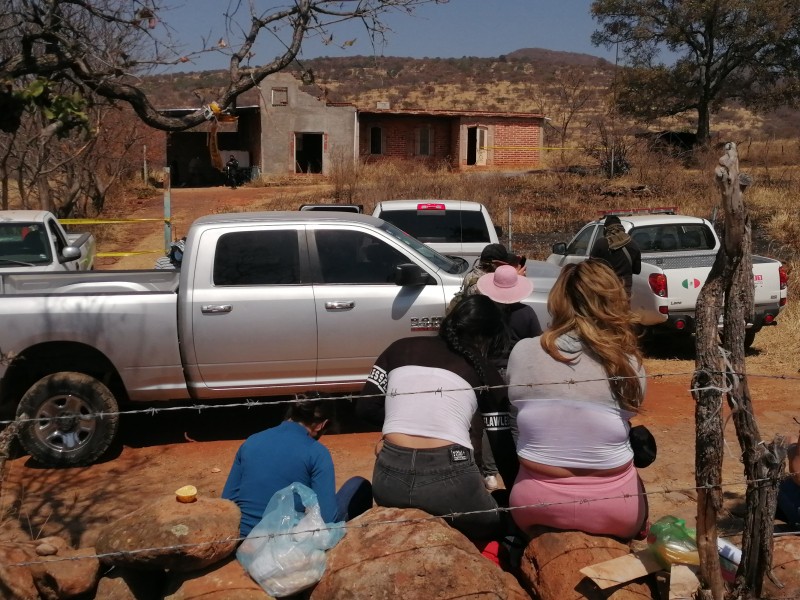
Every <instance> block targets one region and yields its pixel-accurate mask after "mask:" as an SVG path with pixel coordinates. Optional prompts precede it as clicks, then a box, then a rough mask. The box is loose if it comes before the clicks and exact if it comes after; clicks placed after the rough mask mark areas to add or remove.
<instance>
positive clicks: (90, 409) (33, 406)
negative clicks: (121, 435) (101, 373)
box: [17, 371, 119, 467]
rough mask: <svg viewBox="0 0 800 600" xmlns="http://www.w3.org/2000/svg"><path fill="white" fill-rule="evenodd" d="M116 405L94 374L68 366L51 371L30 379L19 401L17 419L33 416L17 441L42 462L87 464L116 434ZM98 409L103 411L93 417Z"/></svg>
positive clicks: (53, 465)
mask: <svg viewBox="0 0 800 600" xmlns="http://www.w3.org/2000/svg"><path fill="white" fill-rule="evenodd" d="M117 410H118V407H117V401H116V399H115V398H114V395H113V394H112V393H111V392H110V391H109V389H108V388H107V387H106V386H105V385H103V384H102V383H101V382H99V381H98V380H97V379H95V378H94V377H90V376H89V375H86V374H84V373H75V372H71V371H62V372H60V373H53V374H51V375H47V376H46V377H42V378H41V379H40V380H39V381H37V382H36V383H35V384H33V386H31V388H30V389H29V390H28V391H27V392H26V393H25V395H24V396H23V397H22V400H20V403H19V406H18V407H17V418H19V417H20V416H21V415H23V414H26V415H27V416H28V418H30V419H38V420H37V421H32V422H30V423H28V424H27V425H25V426H24V427H23V428H22V429H21V431H20V433H19V440H20V442H21V443H22V447H23V448H25V450H27V451H28V453H29V454H30V455H31V457H32V458H33V459H34V460H36V461H37V462H38V463H41V464H42V465H44V466H48V467H79V466H85V465H90V464H92V463H93V462H95V461H96V460H97V459H98V458H100V457H101V456H102V455H103V454H104V453H105V451H106V450H108V447H109V446H110V445H111V442H112V441H113V440H114V436H115V435H116V434H117V429H118V427H119V415H117V414H115V413H116V412H117ZM99 413H105V414H103V415H102V416H96V415H98V414H99ZM108 413H112V414H108ZM56 417H61V418H56Z"/></svg>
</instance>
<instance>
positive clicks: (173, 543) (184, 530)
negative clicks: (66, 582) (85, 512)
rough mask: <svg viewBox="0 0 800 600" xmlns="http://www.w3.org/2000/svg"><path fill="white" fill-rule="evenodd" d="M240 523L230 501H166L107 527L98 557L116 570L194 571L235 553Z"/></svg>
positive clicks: (98, 539) (238, 515)
mask: <svg viewBox="0 0 800 600" xmlns="http://www.w3.org/2000/svg"><path fill="white" fill-rule="evenodd" d="M240 518H241V513H240V512H239V507H238V506H236V504H234V503H233V502H231V501H229V500H222V499H220V498H199V499H198V500H197V501H196V502H191V503H182V502H178V501H176V499H175V497H174V496H169V497H166V498H162V499H159V500H157V501H155V502H153V503H152V504H149V505H147V506H143V507H142V508H140V509H138V510H135V511H133V512H132V513H130V514H128V515H125V516H124V517H122V518H121V519H119V520H118V521H115V522H114V523H111V524H109V525H108V526H106V527H105V528H104V529H103V530H102V531H101V532H100V535H99V536H98V538H97V543H96V547H97V551H98V552H99V553H100V554H108V553H111V556H109V557H107V558H106V557H104V558H103V561H104V562H107V563H108V564H112V565H116V566H123V567H130V568H132V569H169V570H171V571H195V570H197V569H202V568H204V567H207V566H209V565H212V564H214V563H215V562H218V561H220V560H222V559H224V558H226V557H228V556H229V555H230V554H232V553H233V551H234V550H236V546H237V540H238V537H239V520H240Z"/></svg>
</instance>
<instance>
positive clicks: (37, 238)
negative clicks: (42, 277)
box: [0, 221, 51, 268]
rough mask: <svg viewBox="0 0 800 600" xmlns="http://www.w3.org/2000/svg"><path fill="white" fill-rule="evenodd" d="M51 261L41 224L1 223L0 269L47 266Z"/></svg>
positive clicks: (48, 246) (45, 233)
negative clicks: (21, 266)
mask: <svg viewBox="0 0 800 600" xmlns="http://www.w3.org/2000/svg"><path fill="white" fill-rule="evenodd" d="M50 261H51V256H50V244H48V243H47V232H46V231H45V229H44V226H43V225H42V224H41V223H20V222H17V221H15V222H13V223H0V267H6V268H8V267H14V266H20V265H46V264H49V263H50Z"/></svg>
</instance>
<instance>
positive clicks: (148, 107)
mask: <svg viewBox="0 0 800 600" xmlns="http://www.w3.org/2000/svg"><path fill="white" fill-rule="evenodd" d="M447 1H448V0H293V1H291V2H285V3H282V6H281V5H278V4H277V3H266V4H269V5H270V6H271V7H270V8H266V9H264V8H260V6H259V5H263V4H264V3H257V2H243V1H241V0H229V1H228V2H220V7H221V8H220V20H221V21H222V20H224V23H225V31H226V32H227V33H226V35H225V36H223V37H222V38H220V39H219V40H218V41H211V40H208V39H201V40H200V41H199V42H198V44H197V47H194V48H191V49H189V50H188V51H186V50H184V48H183V47H181V46H180V45H179V44H178V42H176V41H174V37H175V36H174V34H175V31H174V30H173V29H172V28H171V27H170V26H169V23H168V22H167V19H168V18H169V15H170V11H171V9H173V8H174V7H176V6H177V5H178V4H183V0H5V1H4V3H3V11H2V14H0V83H2V84H3V85H2V86H0V130H3V131H6V132H7V133H11V132H12V131H14V130H15V129H16V128H18V127H19V126H20V117H21V113H22V111H23V110H25V108H26V106H29V105H30V104H31V103H32V102H34V99H35V98H37V97H36V96H32V95H31V94H30V86H31V81H36V80H48V81H51V82H55V83H64V82H68V83H70V84H71V85H72V86H73V87H74V91H75V92H78V93H79V94H80V95H82V96H83V97H86V98H90V97H92V96H97V97H100V98H103V99H106V100H111V101H114V102H116V101H121V102H126V103H128V104H129V105H130V106H131V107H132V108H133V110H134V111H135V112H136V114H137V115H138V117H139V118H140V119H141V120H143V121H144V122H145V123H147V124H148V125H150V126H152V127H155V128H157V129H162V130H181V129H187V128H189V127H192V126H195V125H198V124H200V123H202V122H203V121H204V120H205V119H206V115H207V114H208V113H207V112H205V111H204V110H203V109H202V108H199V109H198V110H197V111H195V112H193V113H192V114H189V115H186V116H184V117H168V116H165V115H163V114H161V113H160V112H159V111H158V110H157V109H156V108H155V106H154V103H153V99H152V98H150V97H149V96H148V95H147V94H146V93H145V92H144V91H143V89H142V86H141V79H140V76H141V75H144V74H150V73H153V72H154V71H157V70H158V69H159V68H161V69H163V68H165V67H168V66H170V65H177V64H181V63H191V61H192V60H193V59H194V58H196V57H197V56H199V55H201V54H203V53H209V52H214V53H222V54H224V55H226V56H227V57H228V58H229V68H228V72H229V77H228V80H227V81H226V84H225V86H224V87H223V89H222V90H221V91H220V94H219V96H218V97H217V98H216V99H215V102H216V103H217V107H218V108H219V109H221V110H225V109H227V108H229V107H233V106H235V102H236V98H237V97H238V96H239V95H240V94H242V93H243V92H245V91H247V90H249V89H251V88H253V87H255V86H257V85H258V84H259V83H260V82H261V81H262V80H263V79H264V78H265V77H266V76H267V75H269V74H271V73H275V72H276V71H281V70H283V69H285V68H286V67H287V66H288V65H290V64H291V63H292V61H293V60H295V58H296V57H297V55H298V53H299V52H300V49H301V46H302V44H303V42H304V40H306V39H307V38H309V37H310V36H319V38H320V39H322V40H323V41H324V43H326V44H333V45H338V46H341V47H350V46H352V45H353V44H354V43H355V40H343V41H339V40H338V39H337V38H335V37H334V32H335V31H336V26H337V25H338V24H339V23H342V22H343V21H350V20H357V21H358V22H360V23H361V24H363V26H364V28H365V35H366V37H367V38H368V39H369V43H370V44H371V46H372V47H373V49H375V50H379V49H380V46H381V45H382V44H383V41H384V35H385V34H386V32H388V31H390V30H389V28H388V26H387V25H386V23H385V21H384V18H385V16H386V14H387V13H391V12H400V13H412V12H413V11H414V9H415V8H417V7H418V6H421V5H423V4H430V3H437V4H439V3H446V2H447ZM215 38H216V36H215ZM264 47H266V48H268V50H267V51H266V52H268V53H269V56H270V58H265V57H264V56H257V52H259V51H261V52H264V50H263V49H262V48H264ZM217 107H215V108H217ZM46 108H47V109H48V110H51V111H52V116H53V119H55V120H58V119H62V117H63V115H62V113H58V112H57V111H58V109H60V108H64V110H65V111H67V118H68V119H74V112H75V111H76V110H79V107H76V106H75V98H73V97H72V96H71V95H68V96H65V98H64V99H63V100H58V99H54V100H53V102H50V103H49V105H48V106H47V107H46ZM69 111H72V112H69Z"/></svg>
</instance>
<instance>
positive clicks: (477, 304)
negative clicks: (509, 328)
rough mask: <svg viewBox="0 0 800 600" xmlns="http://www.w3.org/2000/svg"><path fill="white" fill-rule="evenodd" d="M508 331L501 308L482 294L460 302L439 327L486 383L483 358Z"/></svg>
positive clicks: (441, 335) (440, 331)
mask: <svg viewBox="0 0 800 600" xmlns="http://www.w3.org/2000/svg"><path fill="white" fill-rule="evenodd" d="M506 335H507V332H506V328H505V326H504V325H503V315H502V313H501V312H500V309H499V308H498V307H497V305H496V304H495V303H494V302H493V301H492V300H491V299H490V298H488V297H486V296H483V295H479V294H478V295H473V296H467V297H466V298H464V299H463V300H462V301H461V302H459V303H458V304H456V306H455V307H453V309H452V310H451V311H450V312H449V313H448V314H447V316H446V317H445V318H444V320H443V321H442V325H441V327H440V328H439V336H440V337H441V338H442V339H443V340H444V341H445V343H447V347H448V348H450V350H452V351H453V352H455V353H456V354H458V355H459V356H463V357H464V359H465V360H466V361H467V362H468V363H469V364H470V366H472V368H473V369H475V373H476V374H477V375H478V379H479V380H480V382H481V383H482V384H483V385H487V380H486V371H485V369H484V361H483V358H484V357H485V355H486V352H487V351H488V349H489V348H490V347H496V346H498V345H503V344H504V340H503V338H504V337H505V336H506Z"/></svg>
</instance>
